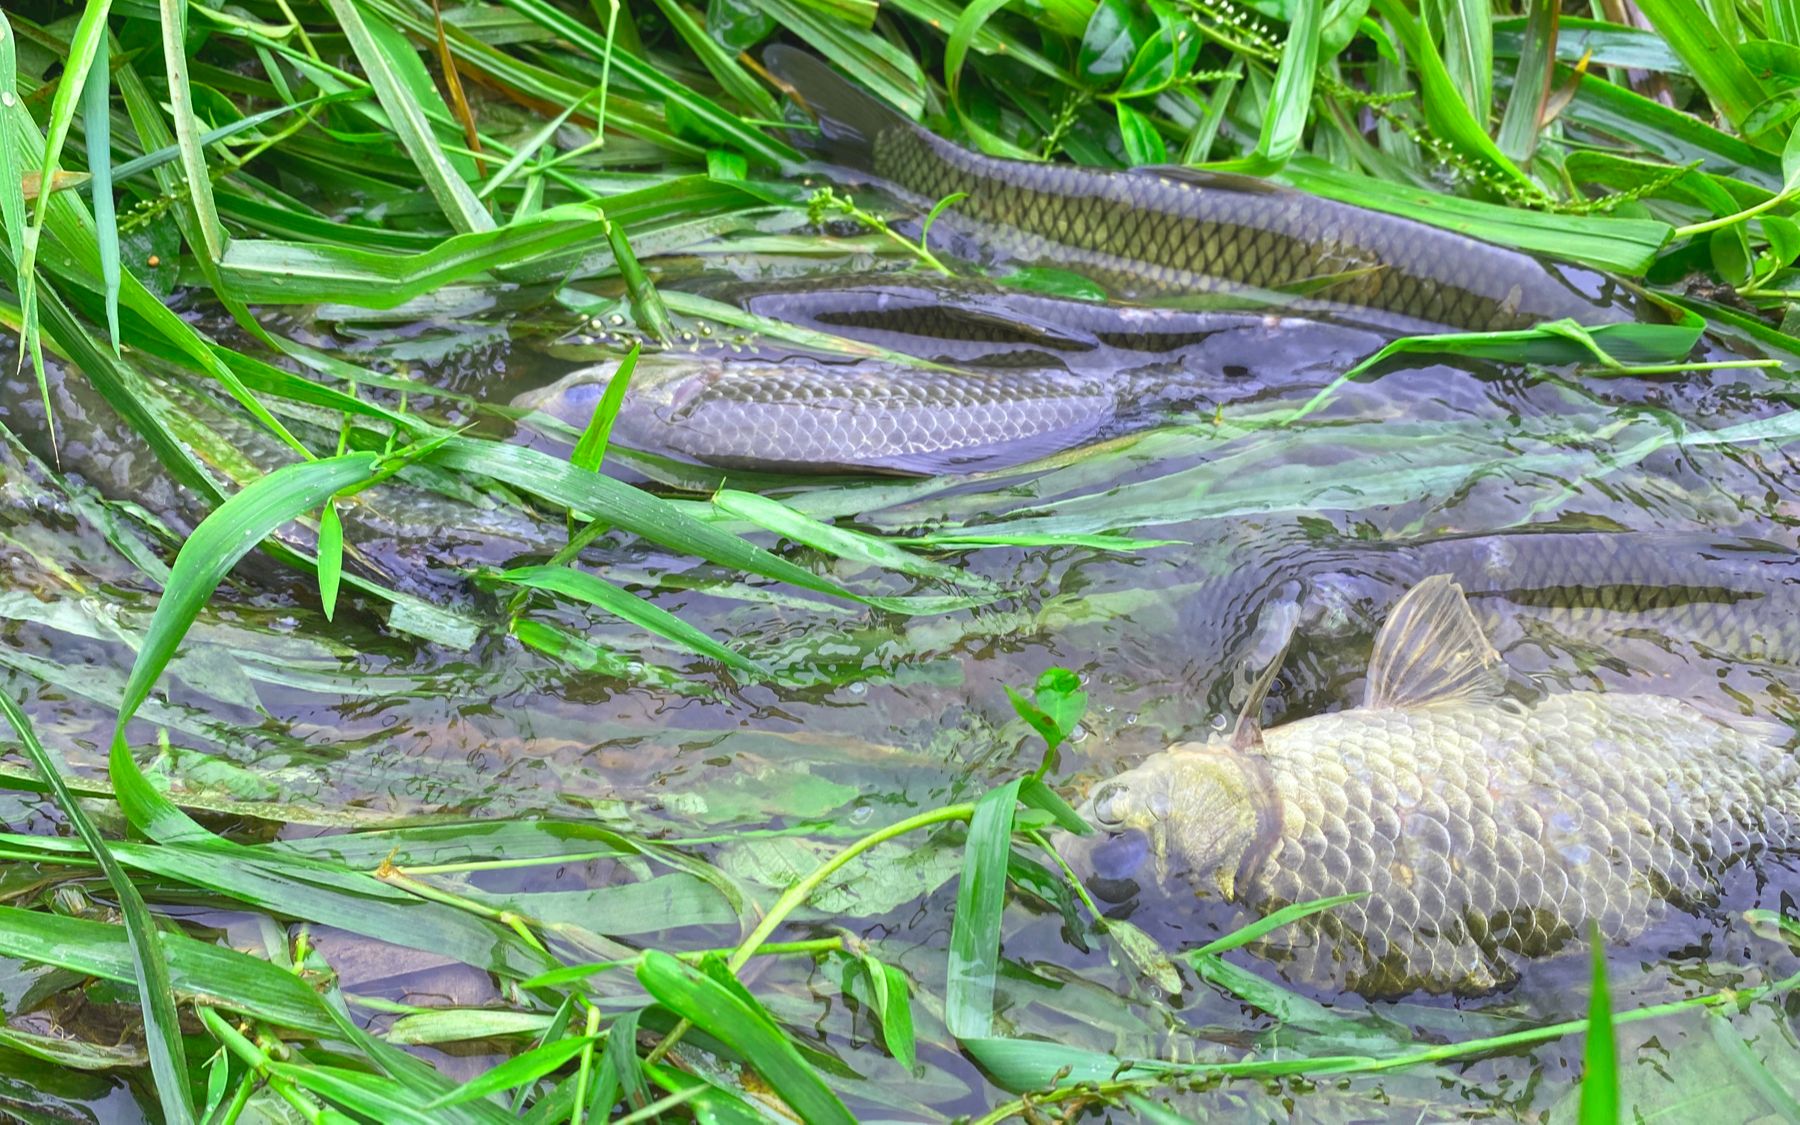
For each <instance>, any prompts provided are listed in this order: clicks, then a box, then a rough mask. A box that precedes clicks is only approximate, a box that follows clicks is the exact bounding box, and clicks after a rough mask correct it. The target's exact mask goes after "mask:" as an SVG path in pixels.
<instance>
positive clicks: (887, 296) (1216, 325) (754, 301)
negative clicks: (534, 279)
mask: <svg viewBox="0 0 1800 1125" xmlns="http://www.w3.org/2000/svg"><path fill="white" fill-rule="evenodd" d="M706 295H707V296H710V297H713V298H715V299H718V300H722V301H729V302H731V303H733V304H736V305H738V306H739V307H740V308H743V309H745V310H746V311H748V312H751V313H754V314H756V315H758V316H761V317H766V318H768V319H771V320H777V321H782V322H784V323H787V324H793V325H797V326H799V327H801V328H808V329H812V330H814V331H818V332H826V333H830V334H832V335H835V336H842V337H845V338H847V339H851V340H857V341H861V342H863V343H867V344H873V345H875V346H877V347H881V348H885V349H887V350H889V351H896V352H902V353H904V354H907V355H913V356H918V357H919V358H921V359H927V360H931V361H933V362H936V363H945V364H972V365H977V366H988V367H1001V366H1005V367H1029V366H1045V365H1056V364H1060V365H1062V366H1066V367H1068V368H1070V369H1072V370H1076V371H1083V372H1093V373H1096V374H1106V373H1111V372H1114V371H1117V370H1119V369H1120V368H1121V367H1124V366H1132V365H1137V366H1142V365H1145V364H1149V363H1159V364H1166V365H1179V366H1180V367H1181V368H1182V369H1183V370H1185V371H1188V372H1192V373H1194V374H1195V375H1196V376H1199V375H1201V374H1204V375H1205V376H1207V377H1210V378H1216V379H1220V380H1233V379H1237V380H1243V379H1253V380H1261V381H1269V380H1273V379H1277V378H1280V379H1289V380H1291V379H1292V378H1293V377H1294V375H1295V374H1296V373H1299V372H1305V371H1325V370H1331V371H1333V372H1334V373H1335V372H1338V371H1342V370H1344V369H1345V368H1346V367H1349V366H1350V365H1351V364H1354V363H1355V362H1357V360H1359V359H1361V358H1362V357H1364V356H1366V355H1368V354H1369V353H1371V352H1373V351H1375V350H1376V349H1377V348H1379V347H1380V346H1381V345H1382V343H1383V342H1384V340H1385V338H1386V334H1384V333H1382V332H1380V331H1378V330H1377V329H1375V328H1372V327H1366V326H1361V325H1357V324H1353V323H1348V322H1345V321H1342V320H1335V319H1326V318H1321V317H1308V316H1304V315H1299V313H1298V310H1295V309H1283V310H1279V311H1277V310H1258V311H1245V310H1241V309H1240V310H1227V309H1215V310H1198V309H1174V308H1158V307H1155V306H1145V305H1125V304H1116V303H1111V302H1101V301H1086V300H1080V299H1077V298H1074V297H1059V296H1051V295H1048V294H1041V293H1032V292H1028V291H1025V290H1021V289H1011V288H1005V287H1002V286H998V285H993V284H990V283H987V282H982V281H976V280H971V279H967V278H941V277H930V276H926V275H923V274H894V273H889V274H875V273H870V274H850V275H846V276H842V277H835V278H833V277H826V278H820V277H802V278H794V279H790V280H786V281H755V282H742V281H734V282H730V283H725V284H719V285H714V286H712V287H711V288H710V289H709V290H707V291H706Z"/></svg>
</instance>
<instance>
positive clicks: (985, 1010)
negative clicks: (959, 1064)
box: [944, 780, 1020, 1039]
mask: <svg viewBox="0 0 1800 1125" xmlns="http://www.w3.org/2000/svg"><path fill="white" fill-rule="evenodd" d="M1019 785H1020V782H1019V781H1017V780H1015V781H1009V782H1007V783H1006V784H1005V785H1001V786H999V787H997V788H995V789H992V790H989V791H988V793H987V794H986V795H985V796H983V797H982V798H981V800H980V801H978V802H976V805H975V814H974V816H972V817H971V818H970V820H969V839H968V843H967V844H965V845H964V852H963V870H962V882H961V883H960V884H959V885H958V886H957V888H956V913H955V914H954V915H953V916H952V917H951V920H950V964H949V969H948V974H947V979H946V981H945V984H944V1026H945V1027H947V1028H949V1029H950V1034H952V1035H954V1036H956V1037H957V1038H958V1039H982V1038H986V1037H987V1036H989V1035H991V1034H993V1026H994V982H995V977H996V976H997V975H998V973H999V971H1000V920H1001V914H1002V912H1003V910H1004V908H1005V906H1006V866H1007V860H1008V858H1009V857H1010V856H1011V855H1012V828H1013V811H1014V809H1015V808H1016V807H1017V806H1018V803H1019Z"/></svg>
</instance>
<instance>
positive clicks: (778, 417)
mask: <svg viewBox="0 0 1800 1125" xmlns="http://www.w3.org/2000/svg"><path fill="white" fill-rule="evenodd" d="M615 370H617V365H616V364H603V365H599V366H596V367H588V368H583V369H581V370H578V371H575V372H572V373H570V374H569V375H567V376H564V377H563V378H562V379H561V380H559V381H558V382H556V383H553V384H551V385H550V386H548V387H544V388H542V389H540V390H536V391H530V392H527V393H526V394H523V395H521V396H519V397H518V398H517V399H515V400H514V401H513V405H514V406H517V407H520V408H524V409H533V410H541V411H543V412H545V413H546V414H549V415H551V416H552V417H555V418H559V419H561V420H562V421H564V422H567V423H568V424H569V425H572V426H575V427H577V428H580V427H583V426H585V425H587V422H588V419H589V418H591V417H592V416H593V412H594V408H595V406H596V405H597V404H598V403H599V401H600V396H601V395H602V394H603V393H604V392H605V390H606V385H607V382H608V381H609V380H610V379H611V377H612V374H613V372H614V371H615ZM1118 401H1119V396H1118V392H1117V390H1116V389H1115V388H1114V387H1112V386H1109V385H1108V384H1107V383H1105V382H1103V381H1101V380H1097V379H1081V378H1077V377H1074V376H1071V375H1069V374H1068V373H1067V372H1046V371H1038V370H1026V369H1021V370H1005V371H940V370H932V369H929V368H913V367H904V366H901V365H898V364H894V363H887V362H881V361H875V360H863V361H860V362H857V363H845V364H830V363H820V362H817V361H814V360H811V359H803V358H796V359H788V360H783V361H781V362H773V361H769V360H758V359H741V360H740V359H733V360H723V359H711V360H707V359H694V358H691V357H679V356H645V357H643V358H642V359H641V360H639V362H638V365H637V369H636V370H635V371H634V372H633V373H632V376H631V386H630V388H629V389H628V390H627V391H626V393H625V398H624V402H623V403H622V405H621V406H620V409H619V414H618V417H617V419H616V420H615V421H614V423H613V431H612V436H613V437H614V438H615V439H616V440H618V441H619V442H621V443H623V444H624V445H626V446H629V447H631V448H633V449H638V450H642V451H644V452H647V453H658V454H664V455H667V456H674V457H678V458H682V459H685V460H691V461H698V462H700V463H702V464H706V465H712V466H716V467H718V468H724V469H746V470H750V469H754V470H761V471H767V472H795V473H822V472H865V473H867V472H876V473H892V474H897V475H909V476H924V475H931V474H935V473H948V472H972V471H975V470H979V469H991V468H1004V467H1006V466H1009V465H1015V464H1020V463H1022V462H1025V461H1029V460H1032V459H1033V458H1035V457H1040V456H1045V455H1047V454H1050V453H1054V452H1057V451H1059V450H1063V449H1068V448H1071V447H1074V446H1077V445H1081V444H1083V443H1084V442H1087V441H1089V440H1091V439H1092V438H1093V437H1095V436H1096V435H1097V434H1098V433H1100V431H1101V430H1102V429H1103V428H1104V427H1105V426H1106V425H1108V424H1109V423H1110V422H1112V420H1113V418H1114V415H1115V412H1116V410H1117V407H1118Z"/></svg>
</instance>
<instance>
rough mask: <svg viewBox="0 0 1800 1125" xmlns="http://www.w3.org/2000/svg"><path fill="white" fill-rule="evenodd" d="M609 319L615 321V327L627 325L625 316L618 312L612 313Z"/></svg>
mask: <svg viewBox="0 0 1800 1125" xmlns="http://www.w3.org/2000/svg"><path fill="white" fill-rule="evenodd" d="M607 319H608V320H610V321H612V322H613V327H614V328H623V327H625V318H624V317H622V316H620V315H619V314H618V313H614V314H612V315H611V316H610V317H607Z"/></svg>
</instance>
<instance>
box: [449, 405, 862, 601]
mask: <svg viewBox="0 0 1800 1125" xmlns="http://www.w3.org/2000/svg"><path fill="white" fill-rule="evenodd" d="M428 460H429V461H430V463H432V464H435V465H439V466H442V467H445V468H452V469H456V470H458V471H461V472H472V473H478V474H481V475H483V476H488V477H492V478H493V479H494V480H497V481H499V482H501V483H502V484H506V485H510V486H511V487H513V488H517V489H521V490H523V491H526V492H529V493H531V494H533V495H535V496H540V497H543V498H544V499H545V500H548V501H550V502H551V503H553V504H561V505H562V506H564V507H567V508H571V509H573V510H575V511H578V512H585V513H588V514H589V515H590V516H592V517H593V518H595V519H600V520H605V521H606V522H608V523H611V524H614V525H616V526H618V527H621V528H623V529H625V530H626V531H629V532H631V533H633V534H634V535H640V536H642V537H644V538H645V539H649V540H650V541H652V542H655V543H661V544H662V545H664V546H665V547H670V548H673V549H674V550H677V551H680V552H682V553H683V554H689V555H697V556H699V557H700V558H703V559H706V560H708V561H710V562H714V563H717V564H718V565H720V566H725V567H730V568H732V569H734V570H742V571H748V572H749V573H751V574H759V575H762V576H763V577H765V578H772V579H775V580H776V581H778V582H787V583H789V584H791V585H795V586H799V587H801V588H802V589H806V590H812V591H814V592H816V593H821V594H830V595H832V596H834V597H840V598H850V599H852V600H857V601H867V600H868V599H866V598H861V597H859V596H858V595H856V594H854V593H852V592H851V591H849V590H846V589H845V588H844V587H842V586H840V585H838V584H837V583H835V582H832V581H829V580H828V579H824V578H820V577H819V576H818V575H816V574H813V573H812V572H811V571H809V570H803V569H801V568H800V567H798V566H795V565H794V564H793V563H790V562H788V561H787V560H786V559H782V558H778V557H777V556H775V555H772V554H770V553H769V552H767V551H765V550H763V549H762V548H760V547H756V546H753V545H751V544H749V543H747V542H745V541H744V540H742V539H740V538H738V537H737V536H735V535H732V534H730V533H729V532H726V531H722V530H720V529H719V528H716V527H713V526H712V525H710V524H706V523H702V522H700V521H699V520H697V519H695V518H694V517H692V516H690V515H688V514H686V513H685V512H683V511H682V510H681V509H680V508H677V507H676V506H675V505H673V504H671V503H669V502H668V501H667V500H664V499H662V498H661V497H659V496H653V495H651V494H650V493H648V492H645V491H643V490H642V489H638V488H633V487H631V486H630V485H627V484H623V483H621V482H619V481H616V480H614V479H612V478H611V477H605V476H600V475H599V474H597V473H590V472H586V471H584V470H582V469H577V468H576V467H575V466H573V465H571V464H569V463H568V462H566V461H559V460H557V459H556V458H553V457H550V456H549V455H547V454H545V453H542V452H540V451H538V450H535V449H526V448H524V447H523V446H517V445H506V444H502V443H500V442H494V441H481V440H478V439H475V438H452V439H451V440H450V441H448V442H446V443H445V444H444V445H443V446H442V447H441V448H440V449H438V450H437V451H435V452H434V453H433V454H432V455H431V456H430V457H429V458H428Z"/></svg>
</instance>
